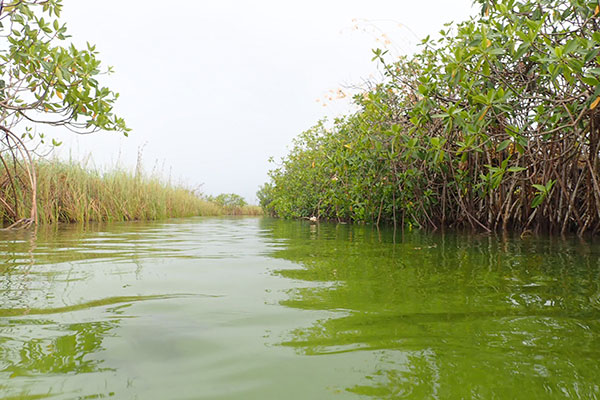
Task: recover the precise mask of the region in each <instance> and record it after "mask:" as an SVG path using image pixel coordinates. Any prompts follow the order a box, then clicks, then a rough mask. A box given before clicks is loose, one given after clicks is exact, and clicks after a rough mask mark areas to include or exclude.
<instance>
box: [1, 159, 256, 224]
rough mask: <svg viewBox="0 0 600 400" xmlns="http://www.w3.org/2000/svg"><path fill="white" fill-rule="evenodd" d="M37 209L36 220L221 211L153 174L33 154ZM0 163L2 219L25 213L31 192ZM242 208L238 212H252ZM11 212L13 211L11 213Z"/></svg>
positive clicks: (122, 218)
mask: <svg viewBox="0 0 600 400" xmlns="http://www.w3.org/2000/svg"><path fill="white" fill-rule="evenodd" d="M8 167H9V168H10V166H8ZM35 170H36V175H37V209H38V220H39V223H42V224H48V223H57V222H84V223H85V222H91V221H132V220H154V219H164V218H173V217H189V216H199V215H202V216H208V215H222V214H226V213H227V212H226V210H224V209H223V207H220V206H219V205H217V204H215V203H212V202H210V201H208V200H206V199H204V198H202V197H201V195H200V194H199V193H197V192H196V191H194V190H191V189H189V188H186V187H183V186H181V185H173V184H170V183H167V182H164V180H162V179H160V178H159V177H153V176H148V175H146V174H144V173H141V172H140V171H136V172H135V173H132V172H129V171H126V170H123V169H119V168H115V169H113V170H111V171H109V172H101V171H98V170H93V169H88V168H85V167H84V166H83V165H82V164H80V163H77V162H63V161H58V160H38V161H36V162H35ZM7 182H8V178H7V171H6V168H0V199H2V201H1V202H0V220H1V222H2V223H4V224H6V223H8V222H11V221H13V220H16V219H19V218H24V217H26V213H27V211H28V210H29V209H30V208H31V196H29V195H28V194H27V193H26V192H25V191H24V190H22V189H21V188H19V185H17V190H16V191H15V190H13V188H12V187H10V185H8V184H7ZM255 211H256V210H252V209H250V208H249V209H248V210H246V212H242V213H244V214H255ZM15 214H16V215H15Z"/></svg>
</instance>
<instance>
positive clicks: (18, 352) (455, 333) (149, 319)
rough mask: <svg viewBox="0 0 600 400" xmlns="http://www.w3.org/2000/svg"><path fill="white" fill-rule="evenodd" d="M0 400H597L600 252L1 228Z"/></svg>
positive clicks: (182, 224) (317, 232) (256, 232)
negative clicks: (5, 230)
mask: <svg viewBox="0 0 600 400" xmlns="http://www.w3.org/2000/svg"><path fill="white" fill-rule="evenodd" d="M0 257H1V259H2V264H0V399H3V400H6V399H45V398H48V399H99V398H114V399H140V400H142V399H143V400H145V399H161V400H162V399H285V400H291V399H340V400H341V399H403V398H407V399H471V398H474V399H562V398H564V399H577V398H581V399H594V398H599V397H600V246H599V245H597V244H594V243H592V242H590V241H587V242H583V241H579V240H576V239H549V238H525V239H518V238H516V239H514V238H502V237H495V236H485V235H457V234H435V233H434V234H426V233H418V232H405V233H404V234H401V233H398V234H397V235H393V232H391V231H389V230H379V231H378V230H377V229H375V228H373V227H370V226H350V225H335V224H323V223H321V224H318V225H315V224H313V225H311V224H309V223H307V222H297V221H296V222H291V221H280V220H271V219H267V218H241V219H234V218H196V219H186V220H173V221H168V222H156V223H126V224H125V223H124V224H111V225H101V226H95V227H87V228H82V227H69V226H67V227H58V228H46V229H43V228H40V229H39V230H38V231H37V232H1V233H0Z"/></svg>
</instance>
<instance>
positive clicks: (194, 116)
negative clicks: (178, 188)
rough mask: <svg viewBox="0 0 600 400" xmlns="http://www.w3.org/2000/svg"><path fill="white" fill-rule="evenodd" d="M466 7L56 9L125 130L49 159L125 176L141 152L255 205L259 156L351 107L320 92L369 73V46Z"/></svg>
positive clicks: (118, 4) (312, 0)
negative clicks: (99, 76) (93, 49)
mask: <svg viewBox="0 0 600 400" xmlns="http://www.w3.org/2000/svg"><path fill="white" fill-rule="evenodd" d="M471 3H472V1H471V0H452V1H448V0H429V1H421V2H415V1H408V0H396V1H389V0H386V1H381V0H371V1H364V0H360V1H354V0H344V1H341V0H340V1H338V0H304V1H301V2H286V1H281V0H279V1H273V0H254V1H241V0H235V1H234V0H219V1H192V0H181V1H177V2H166V1H155V0H127V1H123V0H104V1H102V2H99V1H91V0H65V1H64V9H63V15H62V19H63V20H64V21H65V22H66V23H67V26H68V29H69V32H70V34H71V35H72V36H73V38H72V40H73V41H74V42H75V43H76V44H79V45H82V44H85V42H86V41H89V42H91V43H94V44H96V45H97V49H98V50H99V51H100V58H101V60H102V61H103V63H104V64H105V66H108V65H111V66H113V67H114V69H115V71H116V73H115V74H114V75H111V76H109V77H106V79H104V82H105V83H106V85H107V86H109V87H111V88H112V89H113V90H115V91H117V92H119V93H120V94H121V97H120V99H119V101H118V102H117V107H116V108H117V114H119V115H120V116H122V117H124V118H125V120H126V121H127V123H128V125H129V126H130V127H131V128H132V129H133V131H132V132H131V134H130V136H129V137H128V138H124V137H122V136H120V135H119V134H116V133H111V132H109V133H97V134H94V135H87V136H79V137H77V136H75V135H73V134H71V133H70V132H64V133H61V135H60V140H62V141H63V142H64V144H63V146H61V150H60V155H61V156H62V157H67V156H69V154H70V155H71V156H72V157H73V158H76V159H84V157H86V156H88V154H90V153H91V157H92V160H93V161H94V163H95V164H96V165H97V166H98V167H101V168H105V167H106V166H110V165H113V166H114V165H115V164H116V163H119V164H120V165H121V166H124V167H130V168H133V166H134V165H135V162H136V159H137V153H138V149H140V148H142V147H143V162H144V166H145V169H146V170H147V171H152V170H153V169H154V168H156V167H158V170H160V171H162V173H163V174H164V175H165V176H169V175H170V176H171V177H172V179H173V180H174V181H177V182H182V183H184V184H186V185H188V186H190V187H197V186H199V185H202V186H201V190H202V191H203V192H204V193H207V194H218V193H224V192H227V193H230V192H235V193H238V194H241V195H242V196H244V197H246V199H247V200H249V201H250V202H254V201H255V193H256V190H257V189H258V186H259V185H261V184H262V183H264V182H265V181H266V180H267V171H268V170H269V169H270V168H272V167H273V165H272V164H269V163H268V159H269V157H275V159H278V158H280V157H282V156H284V155H285V154H286V152H287V149H288V148H289V146H290V145H291V141H292V139H293V138H294V137H295V136H297V135H298V134H299V133H300V132H302V131H303V130H305V129H307V128H309V127H310V126H312V125H313V124H314V123H315V122H317V121H318V120H319V119H320V118H322V117H324V116H329V117H331V116H335V115H336V114H338V113H340V112H344V111H348V110H349V108H348V107H349V105H348V104H347V102H344V101H343V100H341V101H334V102H330V101H329V100H328V97H329V96H330V90H333V91H335V90H337V89H338V88H340V87H342V86H351V85H355V84H360V83H361V82H362V81H363V80H364V79H369V77H370V76H374V77H377V76H378V70H377V66H376V64H375V63H373V62H371V57H372V53H371V49H372V48H375V47H383V46H384V45H387V46H391V47H392V50H393V52H394V53H395V54H401V53H402V52H410V51H413V50H414V48H415V44H416V43H417V42H418V39H420V38H423V37H425V36H427V35H428V34H432V35H435V34H436V33H437V32H438V31H439V30H440V29H442V28H443V24H444V23H446V22H449V21H460V20H464V19H467V18H468V17H469V16H470V15H472V14H473V13H474V12H475V9H474V8H472V5H471ZM382 34H386V35H387V36H386V37H383V36H382ZM386 38H387V39H389V42H386ZM390 42H391V43H390ZM317 100H318V101H317ZM324 103H326V105H325V106H324V105H323V104H324Z"/></svg>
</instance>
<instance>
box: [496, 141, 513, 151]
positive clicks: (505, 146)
mask: <svg viewBox="0 0 600 400" xmlns="http://www.w3.org/2000/svg"><path fill="white" fill-rule="evenodd" d="M511 143H512V140H510V139H506V140H505V141H503V142H502V143H500V144H499V145H498V147H497V148H496V151H502V150H504V149H506V148H507V147H508V145H510V144H511Z"/></svg>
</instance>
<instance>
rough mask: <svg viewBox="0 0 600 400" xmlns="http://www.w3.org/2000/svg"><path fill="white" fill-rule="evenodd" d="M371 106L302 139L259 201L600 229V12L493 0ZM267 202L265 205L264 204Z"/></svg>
mask: <svg viewBox="0 0 600 400" xmlns="http://www.w3.org/2000/svg"><path fill="white" fill-rule="evenodd" d="M479 2H480V4H481V7H482V12H481V15H480V16H478V17H476V18H472V19H470V20H469V21H466V22H463V23H460V24H458V25H456V26H455V27H452V26H451V25H449V26H448V27H447V29H445V30H443V31H441V32H440V33H441V37H440V38H439V39H437V40H430V39H429V38H427V39H425V40H423V42H422V49H421V51H420V52H419V53H418V54H416V55H415V56H414V57H411V58H404V59H401V60H400V61H397V62H387V61H386V57H385V52H384V51H381V50H375V51H374V54H375V57H374V59H376V60H378V61H379V62H380V63H381V65H382V66H383V68H384V71H385V76H386V79H385V80H384V82H383V83H380V84H377V85H375V86H374V87H373V88H372V89H371V90H369V91H367V92H365V93H362V94H360V95H358V96H356V97H355V101H356V103H357V104H358V105H359V111H358V112H356V113H354V114H352V115H349V116H346V117H344V118H340V119H338V120H336V121H335V122H334V123H333V127H332V128H331V129H327V128H326V124H324V123H322V122H321V123H318V124H317V125H316V126H314V127H313V128H311V129H309V130H307V131H306V132H304V133H303V134H301V135H300V136H299V137H298V138H297V139H296V141H295V142H294V146H293V149H292V150H291V152H290V153H289V154H288V156H287V157H285V158H284V159H283V160H282V163H281V165H280V166H279V167H278V168H276V169H274V170H272V171H271V172H270V177H271V182H270V184H267V185H265V186H264V187H263V188H262V189H261V193H260V196H259V198H261V202H262V203H265V205H266V208H267V209H268V211H270V212H271V213H273V214H276V215H279V216H281V217H310V216H316V217H318V218H328V219H339V220H353V221H370V222H376V223H379V222H381V221H387V222H393V223H394V224H396V223H402V224H404V225H409V224H411V225H417V226H421V227H433V228H437V227H441V226H451V227H473V228H478V229H485V230H497V229H516V230H521V231H525V230H545V231H554V232H567V231H575V232H578V233H579V234H583V233H584V232H586V231H592V232H594V233H595V232H598V231H600V182H599V181H600V169H599V162H600V160H599V159H598V155H599V146H600V140H599V139H600V136H599V135H600V130H599V128H600V113H599V112H598V107H597V106H598V104H599V103H600V85H599V83H600V81H599V79H600V65H599V64H600V57H599V53H600V48H599V43H600V32H599V31H598V27H599V21H600V15H599V14H600V8H599V7H598V2H597V1H588V0H536V1H517V0H497V1H493V0H487V1H486V0H479ZM263 199H264V200H263Z"/></svg>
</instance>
